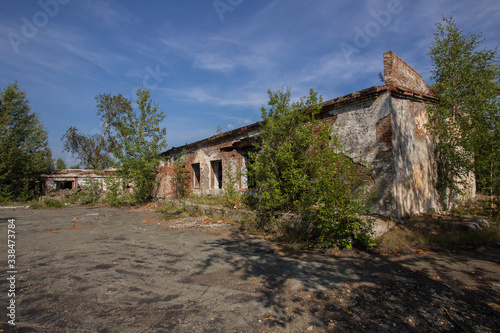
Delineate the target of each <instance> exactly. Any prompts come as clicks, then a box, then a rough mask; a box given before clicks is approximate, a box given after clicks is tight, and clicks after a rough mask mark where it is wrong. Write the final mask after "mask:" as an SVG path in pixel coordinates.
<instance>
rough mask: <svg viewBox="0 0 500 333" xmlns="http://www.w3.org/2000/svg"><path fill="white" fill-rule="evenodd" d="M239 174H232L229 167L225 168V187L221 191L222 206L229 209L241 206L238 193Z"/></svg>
mask: <svg viewBox="0 0 500 333" xmlns="http://www.w3.org/2000/svg"><path fill="white" fill-rule="evenodd" d="M239 176H240V173H239V172H237V173H236V174H235V173H233V170H232V168H231V167H228V168H226V171H225V172H224V177H225V179H226V184H225V187H224V189H223V191H222V197H223V198H224V204H225V205H226V206H228V207H231V208H237V207H238V206H239V205H240V204H241V197H240V192H239V191H238V185H237V183H238V178H239Z"/></svg>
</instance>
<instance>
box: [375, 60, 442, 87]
mask: <svg viewBox="0 0 500 333" xmlns="http://www.w3.org/2000/svg"><path fill="white" fill-rule="evenodd" d="M384 81H385V84H388V85H390V84H395V85H396V86H399V87H403V88H407V89H410V90H413V91H417V92H421V93H424V94H433V92H432V91H431V90H430V89H429V88H427V85H426V84H425V81H424V79H423V78H422V75H420V74H419V73H418V72H417V71H416V70H415V69H413V68H412V67H411V66H410V65H408V64H407V63H406V62H405V61H404V60H403V59H401V58H400V57H398V56H397V55H396V54H395V53H394V52H392V51H389V52H386V53H384Z"/></svg>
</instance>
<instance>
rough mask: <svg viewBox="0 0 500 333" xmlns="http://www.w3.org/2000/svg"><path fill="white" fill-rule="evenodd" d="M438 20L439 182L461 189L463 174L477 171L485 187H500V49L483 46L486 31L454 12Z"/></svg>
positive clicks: (435, 119) (446, 189)
mask: <svg viewBox="0 0 500 333" xmlns="http://www.w3.org/2000/svg"><path fill="white" fill-rule="evenodd" d="M436 26H437V31H436V32H435V34H434V41H433V43H432V46H431V48H430V51H429V55H430V57H431V59H432V62H433V70H432V79H433V80H435V82H436V83H435V84H434V85H433V86H432V89H433V90H434V91H435V92H436V93H437V94H438V95H439V96H440V101H439V103H438V105H437V106H436V107H433V108H430V110H429V111H430V115H431V126H430V129H431V131H432V133H433V135H434V137H435V142H436V148H435V153H436V161H437V164H438V177H439V179H438V181H439V183H438V187H439V189H440V190H442V193H443V194H445V193H448V194H454V193H460V192H461V185H462V183H463V180H464V179H465V177H466V176H467V175H468V174H469V173H470V172H474V173H475V174H476V177H477V180H478V185H479V187H480V188H483V189H484V188H487V187H490V189H491V192H493V189H495V191H498V188H499V170H498V169H499V164H498V163H499V161H500V136H499V125H500V120H499V118H500V116H499V92H500V89H499V78H500V76H499V73H500V71H499V69H500V68H499V65H498V55H497V50H496V49H495V50H487V49H480V47H481V45H482V43H483V42H484V40H483V39H482V36H481V35H475V34H469V35H464V33H463V30H462V29H459V28H458V27H457V25H456V23H455V22H454V21H453V19H452V18H443V22H440V23H437V24H436ZM491 194H493V193H491ZM497 194H498V192H497ZM444 199H445V201H447V200H448V198H446V197H445V198H444Z"/></svg>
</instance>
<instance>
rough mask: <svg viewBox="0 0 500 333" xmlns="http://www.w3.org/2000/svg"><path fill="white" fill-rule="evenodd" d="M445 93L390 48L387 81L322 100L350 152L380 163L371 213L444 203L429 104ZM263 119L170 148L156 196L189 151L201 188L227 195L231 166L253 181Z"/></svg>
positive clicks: (167, 188)
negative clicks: (250, 173) (253, 155)
mask: <svg viewBox="0 0 500 333" xmlns="http://www.w3.org/2000/svg"><path fill="white" fill-rule="evenodd" d="M437 100H438V97H437V96H436V95H435V94H434V93H433V92H432V91H431V90H430V89H428V88H427V86H426V84H425V81H424V80H423V78H422V76H421V75H420V74H419V73H418V72H417V71H415V70H414V69H413V68H412V67H410V66H409V65H408V64H407V63H406V62H404V61H403V60H402V59H401V58H399V57H398V56H397V55H396V54H394V52H392V51H390V52H387V53H385V54H384V84H383V85H380V86H375V87H371V88H368V89H365V90H361V91H358V92H355V93H352V94H349V95H346V96H342V97H339V98H335V99H332V100H329V101H326V102H324V103H322V112H321V114H320V118H321V119H323V120H324V121H326V122H328V123H329V124H331V131H332V136H337V137H338V139H339V142H340V144H341V145H342V146H343V147H344V149H345V153H346V154H347V155H348V156H349V157H350V158H352V159H353V160H354V161H355V162H359V163H369V164H370V165H371V166H372V167H373V171H372V175H371V178H372V181H373V185H374V186H375V187H376V191H377V199H376V202H375V204H374V206H373V208H372V213H374V214H380V215H382V216H388V217H395V218H401V217H403V216H408V215H414V214H420V213H424V212H429V211H438V210H439V209H440V206H439V199H438V193H437V191H436V188H435V184H436V177H437V174H436V165H435V162H434V159H433V148H432V147H433V144H432V141H431V137H430V134H429V132H428V131H427V128H426V124H427V123H428V121H429V119H428V114H427V105H428V104H429V103H435V102H437ZM258 135H259V123H255V124H252V125H248V126H245V127H241V128H238V129H235V130H232V131H229V132H226V133H222V134H219V135H215V136H212V137H210V138H207V139H204V140H200V141H197V142H194V143H191V144H187V145H185V146H183V147H178V148H172V149H170V150H168V151H166V152H164V153H163V155H164V156H165V158H166V161H165V162H163V163H162V166H161V168H160V169H159V173H158V177H159V186H158V188H157V189H156V196H157V197H159V198H165V197H168V196H170V195H173V193H174V192H173V187H172V183H171V179H172V176H173V163H174V161H175V160H176V159H177V158H178V157H179V156H180V155H181V154H182V152H185V153H187V157H186V165H187V166H188V168H189V170H190V173H191V180H190V186H191V191H192V192H193V193H195V194H211V195H217V194H220V193H221V191H222V189H223V188H224V186H225V184H227V177H226V175H225V172H226V170H230V172H231V173H232V174H233V175H236V174H237V171H238V172H240V174H241V176H240V177H239V179H238V180H237V186H238V188H239V189H240V190H242V191H243V190H247V189H248V188H251V187H252V186H253V184H252V183H253V182H252V180H251V179H248V178H247V176H246V168H247V163H248V152H249V151H251V150H252V144H253V142H254V140H255V138H256V137H257V136H258Z"/></svg>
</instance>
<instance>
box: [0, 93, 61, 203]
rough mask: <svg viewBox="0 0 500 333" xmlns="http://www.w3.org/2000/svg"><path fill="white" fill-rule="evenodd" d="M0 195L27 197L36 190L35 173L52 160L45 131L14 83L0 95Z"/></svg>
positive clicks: (7, 197) (24, 95)
mask: <svg viewBox="0 0 500 333" xmlns="http://www.w3.org/2000/svg"><path fill="white" fill-rule="evenodd" d="M0 156H1V157H0V187H1V189H0V199H1V200H2V201H8V200H12V199H19V200H29V199H32V198H33V197H35V196H36V195H37V194H39V191H40V186H39V182H38V181H39V176H40V174H42V173H43V172H44V171H47V170H48V169H50V168H52V167H53V165H54V163H53V160H52V153H51V151H50V148H49V145H48V138H47V132H46V130H45V128H44V127H43V124H42V122H41V121H40V119H39V118H38V115H37V114H36V113H34V112H32V111H31V107H30V103H29V100H28V99H27V97H26V93H25V92H24V91H22V90H21V89H20V88H19V86H18V85H17V83H13V84H11V85H9V86H7V87H6V88H5V89H4V90H3V91H1V95H0Z"/></svg>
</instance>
